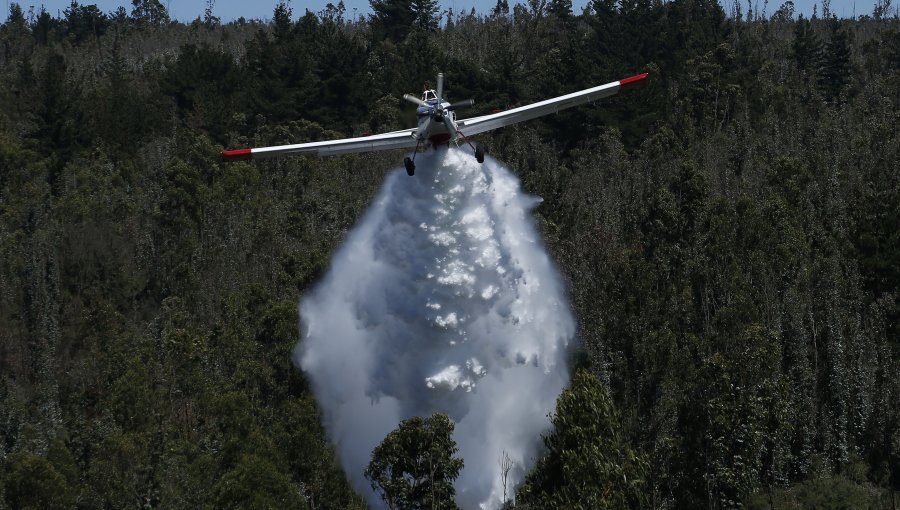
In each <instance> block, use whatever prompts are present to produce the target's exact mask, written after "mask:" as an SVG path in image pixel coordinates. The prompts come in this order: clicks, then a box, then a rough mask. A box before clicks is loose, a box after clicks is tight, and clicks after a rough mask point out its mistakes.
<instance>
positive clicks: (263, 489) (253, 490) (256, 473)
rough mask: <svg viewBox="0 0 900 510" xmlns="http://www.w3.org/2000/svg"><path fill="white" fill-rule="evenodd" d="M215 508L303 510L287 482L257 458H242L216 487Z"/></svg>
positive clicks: (262, 460)
mask: <svg viewBox="0 0 900 510" xmlns="http://www.w3.org/2000/svg"><path fill="white" fill-rule="evenodd" d="M213 492H214V494H215V500H214V501H215V503H214V506H215V508H252V509H265V508H304V505H303V501H302V500H301V498H300V495H299V494H298V493H297V490H296V488H295V487H294V486H292V484H291V481H290V478H289V477H287V476H286V475H285V474H283V473H282V472H280V471H279V470H278V469H277V467H276V466H274V465H273V464H272V463H271V462H269V461H267V460H266V459H264V458H261V457H258V456H256V455H244V456H242V457H241V459H240V461H239V462H238V463H237V465H236V466H235V467H234V469H232V470H231V471H229V472H227V473H225V475H224V476H223V477H222V479H221V480H219V482H218V483H216V485H215V487H214V489H213Z"/></svg>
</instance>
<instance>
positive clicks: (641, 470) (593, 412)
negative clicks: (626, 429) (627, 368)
mask: <svg viewBox="0 0 900 510" xmlns="http://www.w3.org/2000/svg"><path fill="white" fill-rule="evenodd" d="M551 422H552V423H553V431H552V432H551V433H550V434H549V435H548V436H546V437H545V438H544V444H545V446H546V448H547V452H546V453H545V454H544V456H543V457H541V458H540V459H539V460H538V462H537V465H536V466H535V468H534V470H533V471H532V472H531V473H530V474H529V475H528V478H527V479H526V480H525V482H524V483H523V484H522V486H521V487H520V488H519V490H518V494H517V497H516V501H517V503H519V504H524V505H530V507H531V508H573V509H590V508H597V509H600V508H641V507H642V506H644V505H645V504H646V503H647V479H646V474H647V467H648V466H647V459H646V457H644V456H642V455H641V454H640V453H637V452H635V451H634V450H633V449H632V448H631V447H630V446H628V442H627V440H626V439H625V438H624V437H623V434H622V430H621V424H620V419H619V415H618V413H617V411H616V409H615V406H614V405H613V403H612V400H611V398H610V396H609V391H608V390H607V389H606V387H605V386H604V385H603V383H601V382H600V380H599V379H598V378H597V377H596V376H594V375H593V374H590V373H588V372H585V371H579V372H577V373H576V374H575V377H574V378H573V379H572V384H571V386H570V387H569V388H568V389H566V390H565V391H563V394H562V395H560V397H559V400H558V401H557V404H556V413H555V414H553V415H552V416H551Z"/></svg>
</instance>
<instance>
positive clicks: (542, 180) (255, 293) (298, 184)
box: [0, 0, 900, 509]
mask: <svg viewBox="0 0 900 510" xmlns="http://www.w3.org/2000/svg"><path fill="white" fill-rule="evenodd" d="M164 4H165V3H164V2H159V1H157V0H149V1H145V0H135V1H133V2H132V7H133V9H130V10H128V9H126V8H124V7H122V8H119V9H117V10H116V11H115V12H111V13H107V14H104V13H102V12H100V11H99V10H97V7H96V6H94V5H82V4H80V3H76V2H72V3H71V4H70V5H69V8H68V9H65V10H64V11H63V12H62V13H61V15H57V13H56V12H53V13H51V12H48V11H47V9H45V8H37V9H35V10H34V11H33V12H28V11H23V9H22V7H21V6H19V5H18V4H16V3H12V4H10V17H9V19H8V20H7V21H6V22H5V23H4V24H3V25H2V26H0V75H2V77H3V79H2V80H0V101H2V102H3V104H4V105H6V106H7V107H6V108H4V109H2V110H0V459H2V461H0V462H2V466H0V500H2V501H0V507H3V508H23V507H28V506H32V507H40V508H52V507H54V506H63V507H66V508H70V507H72V506H75V505H78V506H80V507H85V508H96V507H106V508H128V507H137V506H153V507H191V508H200V507H216V506H227V505H231V504H234V505H243V506H252V505H258V506H265V507H270V506H273V507H281V506H292V505H293V506H302V507H310V508H335V509H344V508H363V507H364V503H363V502H362V500H361V498H360V497H359V496H358V495H355V494H353V492H352V490H351V489H350V488H349V485H348V483H347V480H346V477H345V475H344V474H343V473H342V471H341V468H340V466H339V465H338V463H337V461H336V459H335V454H334V452H333V450H332V449H331V447H330V446H329V444H328V442H327V440H326V436H325V432H324V430H323V427H322V423H321V415H320V411H319V408H318V406H317V404H316V402H315V399H314V398H313V396H312V394H311V392H310V387H309V383H308V381H306V380H305V378H304V376H303V374H302V373H301V372H300V371H299V370H298V369H297V368H296V367H295V366H293V364H292V362H291V357H292V352H293V349H294V347H295V345H296V342H297V340H298V338H299V334H298V324H297V310H296V303H297V302H298V299H299V298H300V296H301V295H302V294H303V293H304V292H306V291H308V290H309V289H310V287H311V286H312V285H313V284H314V283H315V282H316V281H317V280H318V279H319V278H321V277H322V275H323V274H324V273H325V271H326V270H327V268H328V262H329V258H330V255H331V253H333V251H334V250H335V249H336V247H337V246H338V245H339V244H340V243H341V242H342V240H343V239H344V237H345V236H346V232H347V231H348V230H349V229H350V228H351V226H352V225H353V223H354V222H355V221H357V219H358V218H359V216H360V215H361V214H362V213H363V211H364V210H365V209H366V207H368V204H369V203H370V201H371V200H372V198H373V196H374V195H375V193H376V190H377V189H378V187H379V186H380V185H381V184H382V182H383V179H384V176H385V173H386V172H388V171H390V170H391V169H393V168H395V167H396V165H397V164H398V161H399V159H400V157H399V156H398V155H397V154H396V153H392V152H388V153H373V154H365V155H351V156H342V157H339V158H326V159H321V160H320V159H311V158H305V157H298V158H282V159H276V160H268V161H262V162H256V161H254V162H241V163H237V164H227V165H226V164H223V163H221V162H220V161H219V158H218V154H219V152H220V151H221V150H222V149H223V148H235V147H245V146H258V145H268V144H281V143H295V142H300V141H313V140H324V139H328V138H337V137H342V136H349V135H358V134H361V133H363V132H366V131H369V132H377V131H387V130H393V129H401V128H404V127H407V126H410V125H412V123H413V122H414V116H413V115H412V113H411V110H408V109H406V106H404V104H403V102H402V101H401V100H400V96H401V95H402V94H403V93H405V92H413V91H415V90H417V89H418V87H419V86H421V84H422V83H423V82H427V81H430V80H433V79H434V75H435V73H436V72H437V71H443V72H445V73H446V75H447V90H448V95H450V97H451V98H452V99H454V100H455V99H465V98H469V97H472V98H474V99H475V100H476V106H475V108H473V109H472V110H470V111H467V112H466V113H467V114H469V113H471V115H481V114H486V113H489V112H490V111H491V110H493V109H495V108H496V109H506V108H510V107H514V106H517V105H522V104H527V103H530V102H532V101H536V100H539V99H543V98H545V97H548V96H555V95H560V94H564V93H567V92H572V91H574V90H578V89H580V88H586V87H589V86H593V85H597V84H600V83H606V82H607V81H609V80H613V79H617V78H623V77H625V76H631V75H634V74H637V73H639V72H642V71H649V72H650V76H651V77H650V79H649V80H647V81H646V82H645V83H644V85H643V86H642V87H640V88H635V89H634V90H630V91H628V93H626V94H620V95H617V96H614V97H611V98H608V99H606V100H604V101H602V102H601V103H598V104H597V105H593V106H585V107H582V108H579V109H577V110H572V111H568V112H563V113H561V114H560V115H558V116H551V117H548V118H544V119H541V120H535V121H533V122H531V123H528V124H524V125H521V126H516V127H513V128H507V129H505V130H499V131H497V132H495V133H492V134H490V135H485V136H484V137H483V140H482V141H483V142H484V143H485V144H486V145H487V146H488V149H489V151H490V152H491V153H493V154H494V155H495V156H496V157H497V158H498V159H500V160H502V161H504V162H505V163H507V164H508V165H509V166H510V167H511V168H512V169H513V170H514V171H515V172H516V173H517V174H518V175H519V176H520V177H521V179H522V182H523V186H524V187H525V189H526V191H527V192H529V193H533V194H535V195H539V196H541V197H543V198H544V202H543V204H542V205H541V206H540V207H539V208H537V209H536V210H535V214H536V216H537V220H538V221H539V224H540V226H541V228H542V231H543V233H544V237H545V240H546V241H547V245H548V249H549V250H550V252H551V255H552V257H553V258H554V260H555V261H556V262H557V264H558V265H559V267H560V269H561V271H562V272H563V274H564V276H565V277H566V279H567V281H569V282H570V284H569V289H570V292H571V295H572V302H573V306H574V307H575V315H576V316H577V317H578V320H579V328H578V331H579V339H578V340H579V342H578V345H579V349H578V352H577V353H575V359H576V360H577V364H578V366H579V367H582V368H584V369H585V370H586V371H592V372H593V373H601V374H603V376H604V381H603V383H602V384H600V383H599V382H597V381H596V380H595V379H590V378H589V377H588V376H586V375H584V374H581V375H578V376H577V377H576V379H575V380H574V381H573V387H572V388H571V389H570V390H569V391H568V392H567V393H566V394H565V395H564V397H563V398H561V399H560V402H559V404H560V406H561V407H559V408H558V409H557V413H556V414H555V415H554V420H556V421H557V422H558V425H557V430H556V431H555V432H550V433H549V435H548V436H547V437H548V441H549V442H550V443H551V445H552V447H551V448H550V450H548V452H547V456H546V457H544V458H543V460H541V461H540V463H539V465H538V468H537V469H536V470H535V471H534V472H533V473H531V474H530V475H529V476H528V482H527V484H526V488H527V491H526V490H525V489H523V492H522V494H523V496H522V498H521V499H520V501H519V502H518V504H519V505H524V504H525V503H526V502H535V501H538V502H539V503H536V505H538V506H540V505H543V503H540V502H547V501H563V499H553V498H563V497H566V498H569V497H572V498H575V496H572V494H583V495H584V498H586V499H584V501H593V500H591V499H590V498H596V501H597V504H598V505H602V504H608V505H618V506H628V505H631V506H634V505H638V504H640V503H647V504H648V505H650V506H655V507H662V508H676V507H682V508H700V507H706V508H721V507H732V506H738V505H740V504H751V505H757V506H758V505H763V506H764V505H770V504H772V502H773V501H774V502H775V503H774V504H775V506H776V507H779V508H780V507H781V506H782V504H783V505H785V506H792V505H793V506H794V507H803V505H808V506H811V507H812V506H815V505H819V506H823V505H829V504H832V505H847V506H867V505H868V506H872V507H878V506H879V505H882V506H886V505H887V503H885V502H886V501H888V499H886V498H888V496H889V494H888V488H893V490H895V491H896V490H897V489H900V404H898V402H900V383H898V378H897V377H896V374H897V373H900V365H898V353H900V347H898V346H900V230H898V228H897V225H898V224H900V212H898V211H900V206H898V203H900V177H898V176H900V174H898V172H897V171H896V169H897V168H898V167H900V136H898V130H897V128H896V126H897V125H898V123H900V114H898V108H900V75H898V73H897V69H898V68H900V27H898V25H897V20H895V19H892V18H890V16H888V14H889V12H888V11H885V10H884V9H885V5H886V3H885V2H880V3H879V6H880V7H879V8H880V9H881V10H880V11H878V13H877V15H876V17H877V18H879V19H877V20H875V19H869V18H862V19H859V20H836V19H833V18H832V17H830V15H829V16H826V17H825V18H819V17H814V18H812V19H806V18H804V17H802V16H800V17H799V19H798V20H796V21H794V20H793V16H794V15H796V13H795V12H792V10H791V5H790V2H785V3H784V5H782V7H781V9H778V11H777V12H776V13H775V15H774V16H773V18H772V19H771V20H765V19H764V18H763V17H762V16H760V15H759V13H755V12H754V13H752V14H751V13H748V14H750V16H749V18H748V17H746V16H744V17H742V16H740V14H739V13H737V12H734V13H735V14H737V16H732V17H726V16H725V13H724V11H723V9H722V6H721V5H720V4H719V2H714V1H706V0H702V1H700V0H690V1H681V0H677V1H673V2H650V1H643V0H641V1H629V2H614V1H607V0H596V1H593V2H591V3H590V9H589V11H588V12H587V13H584V14H582V13H579V12H572V10H571V5H570V2H567V1H565V0H558V1H557V0H554V1H549V2H538V1H534V2H528V3H527V5H518V6H513V7H514V8H513V9H512V10H510V5H509V2H506V1H505V0H502V1H498V2H496V6H495V8H494V12H493V13H492V14H490V15H484V16H481V15H478V14H476V15H469V14H468V13H455V14H454V15H453V17H452V20H448V22H447V24H446V25H444V26H440V25H438V24H437V23H438V21H439V20H440V19H441V18H440V13H439V12H438V11H436V10H435V8H436V5H437V4H436V3H434V2H413V1H408V0H397V1H394V0H391V1H388V0H384V1H379V2H376V4H377V9H375V12H376V14H375V16H373V18H371V19H362V20H360V19H354V20H349V19H347V18H345V17H344V13H345V8H344V7H343V6H342V5H341V4H340V3H339V4H338V5H337V6H331V7H328V6H326V7H325V10H324V11H322V12H321V13H319V14H318V15H317V14H314V13H309V12H307V13H305V14H303V15H301V16H299V19H296V20H294V17H293V13H292V11H291V8H290V7H289V6H288V4H286V3H280V4H279V5H278V6H276V7H275V10H274V13H273V20H272V22H271V23H265V22H256V21H250V22H247V21H240V22H235V23H225V24H219V23H216V22H215V19H214V18H215V17H214V16H212V13H211V11H212V3H209V4H208V5H207V12H206V13H205V17H206V18H205V20H204V22H202V23H201V22H198V23H195V24H189V25H185V24H182V23H179V22H172V21H171V20H170V19H169V17H168V13H167V12H166V9H165V7H164ZM754 11H755V9H754ZM129 12H130V15H129ZM744 18H747V20H745V19H744ZM361 169H364V170H361ZM586 377H588V379H585V378H586ZM581 403H585V404H581ZM423 428H425V425H424V420H423ZM445 429H446V427H445ZM398 434H399V432H398ZM392 437H394V436H392ZM572 438H578V439H577V440H573V439H572ZM567 441H568V442H567ZM420 446H421V445H420ZM638 447H639V448H638ZM638 451H640V452H641V453H640V454H638V453H637V452H638ZM395 453H396V456H395V460H396V461H397V462H401V461H405V460H409V459H407V458H406V457H407V456H409V454H408V453H404V452H403V451H400V452H399V453H397V452H395ZM442 453H444V454H446V451H444V452H442ZM451 459H452V456H451ZM413 460H415V459H413ZM456 460H459V459H454V460H453V461H448V462H449V465H450V466H451V467H452V466H454V465H455V461H456ZM563 466H571V468H573V469H575V470H576V472H577V473H578V477H579V478H572V480H576V481H578V480H580V481H583V482H584V484H583V485H577V486H576V485H573V484H574V483H575V482H572V481H567V479H566V478H565V476H561V475H560V473H563V471H561V470H562V469H563ZM413 467H415V468H416V469H418V470H419V471H420V472H421V471H422V469H423V468H422V464H421V463H418V464H415V465H414V466H413ZM456 472H458V469H457V471H456ZM428 474H429V475H430V471H428ZM619 474H623V475H627V480H628V483H626V482H625V477H624V476H623V477H622V478H621V480H620V478H619ZM446 475H447V476H446V478H448V479H449V478H450V475H454V472H452V469H451V470H448V471H447V473H446ZM454 476H455V475H454ZM385 480H389V479H387V478H386V479H385ZM570 482H571V483H570ZM442 483H443V482H442ZM638 486H639V489H638ZM263 487H264V488H266V489H265V490H263V489H262V488H263ZM442 487H445V488H446V489H447V490H446V491H445V490H443V489H442V490H441V498H440V499H441V501H443V502H444V503H445V504H446V505H448V506H452V495H451V492H450V489H451V488H452V486H450V485H448V484H445V485H444V486H442ZM601 488H602V489H603V490H606V489H608V491H609V492H608V493H598V492H597V491H598V490H601ZM582 489H584V490H583V492H579V491H581V490H582ZM525 494H528V495H525ZM425 496H427V495H425ZM425 496H423V497H425ZM613 496H614V497H613ZM578 497H579V498H580V497H581V496H578ZM644 497H646V498H647V499H649V501H646V500H645V499H642V498H644ZM529 498H531V499H529ZM616 498H618V499H616ZM565 501H570V500H569V499H566V500H565ZM580 502H581V500H578V501H575V502H573V503H572V504H573V505H576V504H582V503H580ZM548 504H549V503H548ZM584 505H585V506H588V505H587V503H584Z"/></svg>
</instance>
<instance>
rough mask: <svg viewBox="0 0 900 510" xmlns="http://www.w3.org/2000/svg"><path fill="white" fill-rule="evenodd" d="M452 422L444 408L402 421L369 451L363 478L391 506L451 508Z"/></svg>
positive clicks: (457, 462) (457, 466) (456, 462)
mask: <svg viewBox="0 0 900 510" xmlns="http://www.w3.org/2000/svg"><path fill="white" fill-rule="evenodd" d="M457 450H458V449H457V447H456V442H455V441H453V422H452V421H450V418H449V417H448V416H447V415H446V414H443V413H436V414H433V415H431V416H430V417H428V418H424V419H423V418H420V417H418V416H416V417H413V418H410V419H408V420H404V421H402V422H401V423H400V426H399V427H397V429H396V430H394V431H393V432H391V433H390V434H388V435H387V437H385V438H384V441H382V442H381V444H379V445H378V446H377V447H376V448H375V450H373V451H372V461H371V462H370V463H369V467H368V468H366V473H365V475H366V478H368V479H369V481H370V482H371V483H372V489H373V490H376V491H378V492H380V493H381V498H382V499H383V500H384V502H385V503H387V505H388V507H389V508H391V509H395V508H396V509H401V508H402V509H410V510H412V509H422V510H425V509H432V508H434V509H455V508H457V506H456V503H455V502H454V500H453V496H454V495H455V494H456V491H455V490H454V488H453V480H456V477H457V476H459V471H460V470H461V469H462V467H463V461H462V459H460V458H457V457H454V454H455V453H456V452H457Z"/></svg>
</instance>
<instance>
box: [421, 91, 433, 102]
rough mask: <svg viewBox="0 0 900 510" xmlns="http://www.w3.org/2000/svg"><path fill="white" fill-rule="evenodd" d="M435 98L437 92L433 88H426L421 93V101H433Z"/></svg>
mask: <svg viewBox="0 0 900 510" xmlns="http://www.w3.org/2000/svg"><path fill="white" fill-rule="evenodd" d="M435 99H437V94H436V93H435V92H434V91H433V90H430V89H429V90H426V91H425V92H423V93H422V101H434V100H435Z"/></svg>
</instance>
